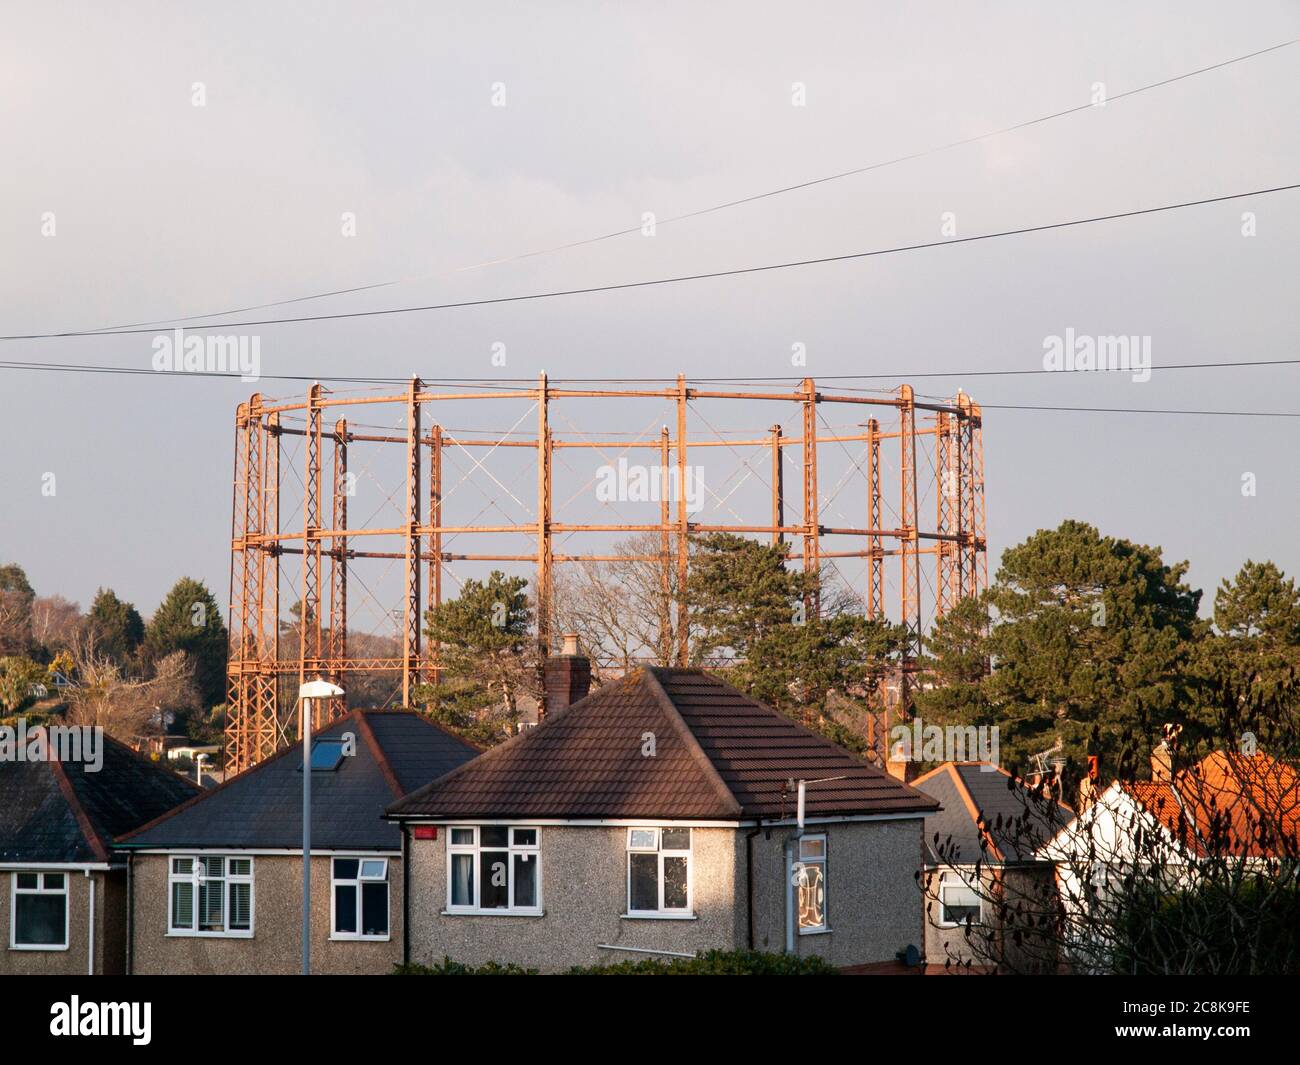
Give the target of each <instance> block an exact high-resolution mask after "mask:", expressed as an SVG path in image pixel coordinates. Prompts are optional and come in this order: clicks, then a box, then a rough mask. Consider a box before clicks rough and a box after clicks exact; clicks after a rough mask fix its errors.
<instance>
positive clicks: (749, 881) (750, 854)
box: [745, 826, 771, 950]
mask: <svg viewBox="0 0 1300 1065" xmlns="http://www.w3.org/2000/svg"><path fill="white" fill-rule="evenodd" d="M761 831H763V830H762V828H761V827H758V826H755V827H754V828H752V829H750V830H749V831H748V832H746V833H745V909H746V912H747V913H748V915H749V949H750V950H753V949H754V837H755V836H757V835H758V834H759V833H760V832H761ZM770 834H771V833H770V832H769V835H770Z"/></svg>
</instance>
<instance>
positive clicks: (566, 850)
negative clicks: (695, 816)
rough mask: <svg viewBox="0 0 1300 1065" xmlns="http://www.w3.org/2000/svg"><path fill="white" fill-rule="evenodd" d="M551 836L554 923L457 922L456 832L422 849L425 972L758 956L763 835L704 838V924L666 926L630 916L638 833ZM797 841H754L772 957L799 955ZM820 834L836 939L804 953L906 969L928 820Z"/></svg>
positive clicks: (810, 940)
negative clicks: (453, 895)
mask: <svg viewBox="0 0 1300 1065" xmlns="http://www.w3.org/2000/svg"><path fill="white" fill-rule="evenodd" d="M463 823H465V824H472V823H473V822H472V821H466V822H463ZM518 824H520V825H524V824H525V822H523V821H520V822H518ZM644 824H645V825H646V826H654V825H655V824H656V822H654V821H645V822H644ZM538 827H539V833H540V839H539V843H540V847H541V871H542V910H543V915H542V916H510V915H495V914H493V915H483V914H469V915H461V914H455V915H453V914H447V913H445V910H446V907H447V836H448V833H447V830H446V829H447V826H439V831H438V838H437V839H436V840H429V839H414V838H412V839H411V840H410V843H409V848H410V861H411V871H410V878H411V893H410V899H409V906H410V918H411V960H412V961H413V962H417V963H420V964H425V965H429V964H434V963H437V962H440V961H442V959H443V958H444V957H449V958H452V959H453V960H455V961H458V962H464V963H467V964H473V965H481V964H483V963H485V962H489V961H497V962H502V963H505V962H514V963H515V964H518V965H523V966H526V967H529V968H535V969H539V970H541V971H543V972H558V971H563V970H565V969H568V968H570V967H571V966H575V965H600V964H611V963H615V962H620V961H629V960H631V961H637V960H641V959H644V958H646V957H652V956H653V955H648V954H645V953H639V952H637V951H633V950H628V949H619V948H640V949H641V950H642V951H644V950H654V951H672V952H677V953H684V954H690V953H695V952H698V951H704V950H711V949H719V950H744V949H747V948H748V947H749V935H750V922H749V910H748V903H747V898H748V889H747V883H748V875H749V874H748V859H747V843H746V837H747V835H748V833H749V831H750V830H749V829H747V828H741V829H735V828H695V829H693V831H692V868H691V875H692V903H693V910H694V917H693V919H664V918H646V917H625V916H623V915H624V914H626V913H627V908H628V907H627V828H626V827H606V826H576V825H560V826H557V825H546V824H541V825H540V826H538ZM793 831H794V830H793V829H792V828H773V829H771V830H770V833H769V832H766V831H765V830H760V831H759V832H758V834H757V835H755V836H754V838H753V840H752V847H753V864H754V869H753V873H754V899H755V905H754V946H755V948H756V949H758V950H768V951H780V950H783V949H784V946H785V896H784V885H785V857H784V853H783V844H784V842H785V840H786V839H787V838H788V837H789V835H791V834H792V832H793ZM807 831H808V832H810V833H811V832H817V833H822V832H825V834H826V835H827V837H828V839H827V851H828V869H827V897H828V904H827V908H828V917H829V925H830V928H831V931H830V932H827V933H822V934H817V935H804V936H797V937H796V943H795V949H796V951H797V952H798V953H800V954H818V955H821V956H822V957H824V958H826V959H827V960H828V961H830V962H832V963H833V964H836V965H857V964H865V963H870V962H877V961H892V960H893V959H894V957H895V954H896V953H897V952H898V951H899V950H901V949H903V948H904V947H906V946H907V945H908V944H915V945H916V946H917V947H920V946H921V945H922V943H923V941H924V939H923V937H924V929H923V913H922V898H921V893H920V891H919V890H918V888H917V885H916V881H915V875H916V871H917V869H918V868H919V862H920V855H921V838H922V821H921V819H920V818H919V817H918V818H913V819H908V820H897V821H892V820H891V821H869V822H840V823H836V824H831V825H824V826H822V825H818V826H809V828H808V829H807Z"/></svg>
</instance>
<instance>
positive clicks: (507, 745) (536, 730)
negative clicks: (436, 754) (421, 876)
mask: <svg viewBox="0 0 1300 1065" xmlns="http://www.w3.org/2000/svg"><path fill="white" fill-rule="evenodd" d="M635 675H636V674H635V673H627V674H624V675H623V676H621V677H619V679H618V680H616V681H614V682H613V683H612V684H602V685H601V686H600V687H599V688H597V689H596V690H595V691H593V692H589V693H588V694H586V695H584V696H583V697H582V698H581V699H579V700H578V701H577V702H574V703H570V704H569V705H568V706H566V707H563V708H562V709H560V710H556V711H554V712H553V713H549V714H547V715H546V716H545V717H544V718H542V720H541V721H539V722H538V723H537V724H536V725H534V726H533V727H532V728H530V729H527V730H525V731H524V732H519V733H516V734H515V735H513V736H511V737H510V738H509V739H508V740H506V741H505V742H504V743H498V744H497V745H496V746H495V747H489V748H488V749H487V750H486V751H484V752H483V753H482V754H478V755H475V756H474V757H473V758H471V759H470V760H469V761H468V762H462V763H461V764H460V765H458V766H457V767H456V768H455V769H452V770H450V771H449V772H446V773H443V775H442V776H440V777H434V778H433V780H431V781H429V782H428V783H427V784H421V785H420V786H419V787H418V788H416V789H415V790H414V791H412V792H410V793H409V794H407V795H403V796H400V797H399V798H398V800H397V802H401V803H407V802H415V801H417V800H418V799H420V798H422V797H423V796H424V795H425V794H426V793H427V792H429V791H432V790H433V788H434V787H435V786H436V785H438V784H443V783H446V782H447V781H449V780H454V779H455V778H456V777H459V776H460V775H461V774H462V773H464V772H466V771H467V770H468V769H469V767H470V766H477V765H479V764H480V763H481V762H482V761H483V760H484V759H493V760H495V759H497V758H499V757H501V754H502V752H503V751H506V750H514V749H515V748H516V747H520V746H522V745H524V744H525V743H527V742H528V741H529V739H530V738H531V737H533V736H537V735H540V734H541V732H542V730H543V729H545V728H547V727H548V726H550V725H552V724H554V723H555V722H556V721H559V720H560V719H561V718H563V717H564V716H565V715H566V714H568V713H570V712H571V711H572V710H573V709H574V707H578V706H581V705H582V704H583V703H585V702H586V701H587V700H588V699H593V698H595V697H596V696H597V695H600V694H601V693H603V692H612V691H615V690H616V689H617V688H618V687H619V686H620V685H623V684H626V683H627V682H628V681H629V680H630V679H631V678H632V677H634V676H635ZM395 805H397V803H394V804H393V806H395ZM391 809H392V806H389V807H388V808H387V809H386V810H385V811H384V812H385V814H387V813H388V812H389V810H391Z"/></svg>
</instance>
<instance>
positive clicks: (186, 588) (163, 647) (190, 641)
mask: <svg viewBox="0 0 1300 1065" xmlns="http://www.w3.org/2000/svg"><path fill="white" fill-rule="evenodd" d="M229 643H230V641H229V636H228V634H227V632H226V625H225V622H224V621H222V619H221V611H220V608H219V607H218V606H217V601H216V599H215V598H213V595H212V593H211V592H210V591H208V588H207V586H206V585H205V584H203V582H202V581H196V580H194V579H193V578H190V577H182V578H181V579H180V580H178V581H177V582H176V584H175V585H174V586H173V587H172V590H171V591H170V592H168V593H167V597H166V598H165V599H163V601H162V604H161V605H160V606H159V607H158V609H157V610H156V611H155V612H154V615H153V617H152V618H150V619H149V625H148V627H147V629H146V630H145V636H144V643H143V646H142V648H141V658H142V660H143V662H144V664H145V665H146V666H152V664H153V663H155V662H157V661H159V660H160V659H162V658H165V657H166V656H167V655H169V654H171V653H172V652H173V651H184V652H185V653H186V654H187V655H188V656H189V658H190V660H191V662H193V664H194V684H195V688H196V689H197V693H198V697H199V701H200V705H201V706H202V707H203V708H204V709H205V710H207V709H209V708H211V707H213V706H217V705H219V704H220V703H222V702H224V701H225V691H226V656H227V653H228V651H229Z"/></svg>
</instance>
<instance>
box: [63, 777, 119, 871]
mask: <svg viewBox="0 0 1300 1065" xmlns="http://www.w3.org/2000/svg"><path fill="white" fill-rule="evenodd" d="M48 764H49V766H50V772H52V773H53V774H54V780H55V782H56V783H57V784H58V785H59V791H60V792H61V793H62V794H63V801H64V802H66V803H67V804H68V808H69V809H70V810H71V811H72V816H73V817H74V818H76V821H77V827H78V828H79V829H80V830H81V835H82V837H83V838H84V839H85V841H86V842H87V843H88V844H89V845H90V849H91V851H92V852H93V853H94V855H95V857H97V858H98V859H99V860H100V861H101V862H106V861H108V860H109V857H108V848H107V847H106V846H105V845H104V841H103V840H102V839H101V838H100V836H99V830H98V829H97V828H95V825H94V823H93V822H92V821H91V820H90V815H89V814H88V813H86V808H85V807H84V806H82V805H81V800H80V799H79V798H78V797H77V789H76V788H74V787H73V786H72V781H71V780H69V779H68V774H67V771H66V770H65V769H64V768H63V762H62V760H60V759H58V758H51V759H50V760H49V763H48Z"/></svg>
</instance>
